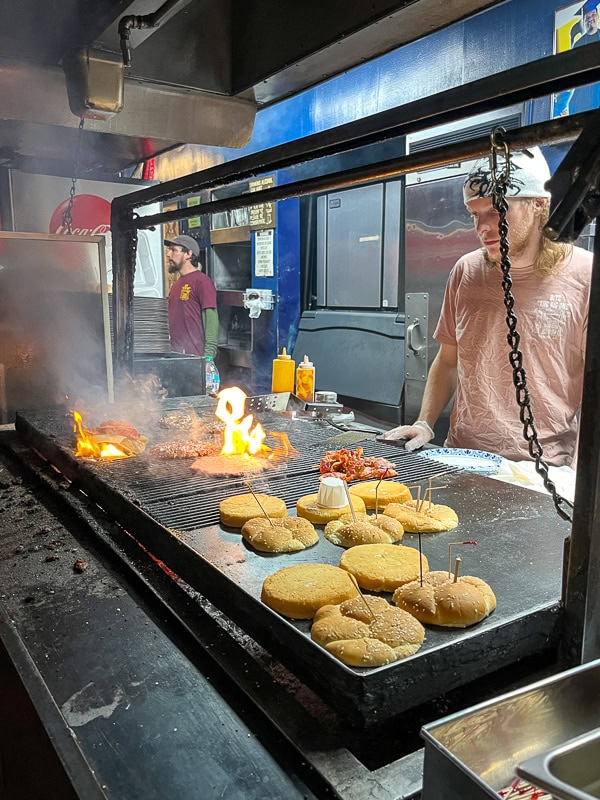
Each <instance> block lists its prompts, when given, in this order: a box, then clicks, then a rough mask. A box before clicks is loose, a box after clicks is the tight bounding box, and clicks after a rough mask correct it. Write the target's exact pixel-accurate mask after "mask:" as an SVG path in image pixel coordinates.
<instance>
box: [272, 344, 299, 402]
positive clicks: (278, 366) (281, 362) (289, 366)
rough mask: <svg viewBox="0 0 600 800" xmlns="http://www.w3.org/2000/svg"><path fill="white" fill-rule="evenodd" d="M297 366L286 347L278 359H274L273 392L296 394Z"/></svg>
mask: <svg viewBox="0 0 600 800" xmlns="http://www.w3.org/2000/svg"><path fill="white" fill-rule="evenodd" d="M295 371H296V364H295V363H294V362H293V361H292V357H291V356H289V355H288V354H287V353H286V351H285V347H284V348H283V349H282V351H281V353H280V354H279V355H278V356H277V358H274V359H273V371H272V373H271V391H272V392H292V393H293V392H294V373H295Z"/></svg>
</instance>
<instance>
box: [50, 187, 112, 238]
mask: <svg viewBox="0 0 600 800" xmlns="http://www.w3.org/2000/svg"><path fill="white" fill-rule="evenodd" d="M68 205H69V200H68V199H67V200H63V202H62V203H61V204H60V205H59V206H58V207H57V208H56V210H55V211H54V212H53V214H52V217H51V218H50V227H49V231H48V232H49V233H68V232H69V231H68V229H67V226H66V225H65V224H64V222H63V215H64V213H65V211H66V210H67V207H68ZM71 216H72V219H73V221H72V222H71V233H72V234H73V236H97V235H98V234H101V233H109V232H110V203H109V202H108V200H105V199H104V198H103V197H98V196H97V195H95V194H76V195H75V197H74V198H73V209H72V211H71Z"/></svg>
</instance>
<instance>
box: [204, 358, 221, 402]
mask: <svg viewBox="0 0 600 800" xmlns="http://www.w3.org/2000/svg"><path fill="white" fill-rule="evenodd" d="M204 362H205V365H206V394H218V393H219V386H220V385H221V376H220V375H219V370H218V369H217V365H216V364H215V362H214V361H213V358H212V356H205V358H204Z"/></svg>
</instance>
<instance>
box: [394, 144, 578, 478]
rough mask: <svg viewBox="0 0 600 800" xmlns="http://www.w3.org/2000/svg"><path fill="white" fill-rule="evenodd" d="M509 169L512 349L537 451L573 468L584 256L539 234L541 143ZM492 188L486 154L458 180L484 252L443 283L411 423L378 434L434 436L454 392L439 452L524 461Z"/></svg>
mask: <svg viewBox="0 0 600 800" xmlns="http://www.w3.org/2000/svg"><path fill="white" fill-rule="evenodd" d="M510 166H511V170H510V180H509V184H508V187H507V203H508V214H507V221H508V225H509V233H508V238H509V243H510V250H509V255H510V261H511V277H512V281H513V286H512V294H513V296H514V299H515V305H514V312H515V314H516V316H517V320H518V322H517V330H518V332H519V333H520V334H521V340H520V343H519V349H520V350H521V352H522V353H523V367H524V369H525V372H526V375H527V383H528V388H529V393H530V398H531V407H532V410H533V414H534V418H535V425H536V429H537V433H538V437H539V441H540V444H541V445H542V447H543V450H544V458H545V460H546V461H547V462H548V463H549V464H553V465H556V466H562V465H565V464H566V465H570V464H571V463H572V461H573V458H574V455H575V445H576V438H577V415H578V411H579V406H580V403H581V393H582V387H583V367H584V359H585V342H586V336H587V320H588V307H589V289H590V279H591V271H592V254H591V253H589V252H587V251H586V250H583V249H581V248H580V247H574V246H573V245H569V244H559V243H555V242H551V241H550V240H549V239H547V238H545V237H544V235H543V227H544V225H545V223H546V221H547V219H548V214H549V206H550V194H549V192H548V191H547V190H546V183H547V181H548V180H549V179H550V170H549V168H548V164H547V163H546V160H545V158H544V156H543V155H542V153H541V151H540V150H539V148H532V149H531V150H528V151H523V152H521V153H516V154H514V155H513V156H512V157H511V164H510ZM500 167H501V168H502V167H503V163H502V159H500ZM491 193H492V180H491V171H490V164H489V160H488V159H482V160H481V161H478V162H477V163H476V164H475V166H474V167H473V169H472V170H471V172H470V173H469V175H468V176H467V178H466V180H465V183H464V187H463V195H464V202H465V205H466V207H467V209H468V211H469V213H470V214H471V216H472V218H473V224H474V226H475V230H476V232H477V235H478V237H479V240H480V242H481V249H479V250H476V251H475V252H473V253H468V254H467V255H465V256H463V257H462V258H461V259H460V260H459V261H458V262H457V263H456V264H455V266H454V268H453V269H452V272H451V273H450V276H449V278H448V283H447V286H446V292H445V295H444V302H443V306H442V311H441V315H440V319H439V322H438V325H437V328H436V330H435V333H434V338H435V339H436V340H437V341H438V342H439V343H440V349H439V352H438V354H437V355H436V357H435V359H434V361H433V363H432V365H431V370H430V372H429V376H428V378H427V383H426V386H425V392H424V396H423V402H422V405H421V410H420V413H419V419H418V420H417V421H416V422H415V423H414V424H413V425H402V426H399V427H397V428H394V429H393V430H391V431H388V432H387V433H386V438H387V439H407V440H408V441H407V442H406V445H405V447H406V449H407V450H415V449H417V448H419V447H422V446H423V445H424V444H426V443H427V442H429V441H431V440H432V439H433V437H434V432H433V426H434V425H435V422H436V421H437V419H438V417H439V416H440V414H441V413H442V411H443V410H444V408H445V407H446V405H447V404H448V403H449V402H450V400H451V399H452V398H453V397H454V403H453V406H452V412H451V415H450V430H449V434H448V438H447V440H446V446H447V447H459V448H475V449H478V450H484V451H488V452H493V453H497V454H499V455H501V456H503V457H504V458H507V459H510V460H513V461H521V460H525V459H531V456H530V454H529V449H528V444H527V442H526V441H525V439H524V437H523V424H522V423H521V421H520V419H519V406H518V405H517V401H516V390H515V388H514V384H513V370H512V367H511V365H510V363H509V345H508V342H507V334H508V328H507V325H506V309H505V306H504V290H503V288H502V271H501V269H500V238H499V234H498V213H497V212H496V210H495V209H494V207H493V204H492V198H491Z"/></svg>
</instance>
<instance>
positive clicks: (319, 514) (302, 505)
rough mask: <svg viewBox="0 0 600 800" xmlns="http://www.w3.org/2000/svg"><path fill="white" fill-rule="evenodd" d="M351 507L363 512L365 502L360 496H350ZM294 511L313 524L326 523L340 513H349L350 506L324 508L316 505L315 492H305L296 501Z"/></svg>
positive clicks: (340, 514)
mask: <svg viewBox="0 0 600 800" xmlns="http://www.w3.org/2000/svg"><path fill="white" fill-rule="evenodd" d="M352 507H353V508H354V510H355V511H359V512H363V513H364V512H365V511H366V508H365V504H364V503H363V501H362V500H361V499H360V497H354V498H352ZM296 513H297V514H298V516H299V517H304V518H305V519H307V520H308V521H309V522H312V523H313V525H326V524H327V523H328V522H331V520H332V519H338V518H339V517H341V516H342V514H350V513H351V511H350V506H342V507H341V508H325V507H324V506H318V505H317V495H316V494H305V495H304V497H301V498H300V499H299V500H298V502H297V503H296Z"/></svg>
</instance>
